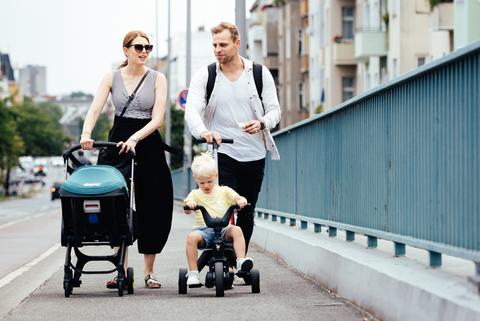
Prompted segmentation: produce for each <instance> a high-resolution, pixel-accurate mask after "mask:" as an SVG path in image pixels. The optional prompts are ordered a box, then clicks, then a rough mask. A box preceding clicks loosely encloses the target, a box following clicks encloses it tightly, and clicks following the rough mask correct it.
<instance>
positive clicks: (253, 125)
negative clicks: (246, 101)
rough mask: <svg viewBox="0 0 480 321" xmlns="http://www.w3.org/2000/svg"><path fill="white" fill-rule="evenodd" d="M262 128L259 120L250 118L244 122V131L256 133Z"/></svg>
mask: <svg viewBox="0 0 480 321" xmlns="http://www.w3.org/2000/svg"><path fill="white" fill-rule="evenodd" d="M260 130H262V123H261V122H260V121H259V120H251V121H247V122H246V123H245V129H244V131H245V132H247V133H249V134H256V133H258V132H259V131H260Z"/></svg>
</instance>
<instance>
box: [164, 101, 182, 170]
mask: <svg viewBox="0 0 480 321" xmlns="http://www.w3.org/2000/svg"><path fill="white" fill-rule="evenodd" d="M184 115H185V113H184V112H183V111H182V110H179V109H177V108H175V105H172V108H171V112H170V120H171V131H170V133H171V136H170V137H171V142H170V145H171V146H172V147H173V148H175V149H176V150H178V151H179V153H178V154H171V156H170V168H171V169H176V168H180V167H182V166H183V152H182V151H183V126H184ZM161 132H162V137H165V128H164V126H163V127H162V128H161Z"/></svg>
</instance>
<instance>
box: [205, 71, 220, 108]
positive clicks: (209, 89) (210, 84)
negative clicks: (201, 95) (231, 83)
mask: <svg viewBox="0 0 480 321" xmlns="http://www.w3.org/2000/svg"><path fill="white" fill-rule="evenodd" d="M215 78H217V63H216V62H214V63H211V64H210V65H208V81H207V88H206V89H207V90H206V91H205V100H206V101H207V105H208V101H209V100H210V96H211V95H212V91H213V86H215Z"/></svg>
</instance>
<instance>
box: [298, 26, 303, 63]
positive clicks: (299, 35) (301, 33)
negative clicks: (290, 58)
mask: <svg viewBox="0 0 480 321" xmlns="http://www.w3.org/2000/svg"><path fill="white" fill-rule="evenodd" d="M302 50H303V32H302V30H301V29H300V30H298V48H297V56H298V57H300V56H301V55H302Z"/></svg>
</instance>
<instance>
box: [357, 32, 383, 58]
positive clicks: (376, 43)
mask: <svg viewBox="0 0 480 321" xmlns="http://www.w3.org/2000/svg"><path fill="white" fill-rule="evenodd" d="M386 36H387V35H386V33H385V31H383V30H362V31H357V32H355V58H356V59H357V60H367V59H368V57H371V56H377V57H380V56H386V55H387V46H386Z"/></svg>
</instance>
